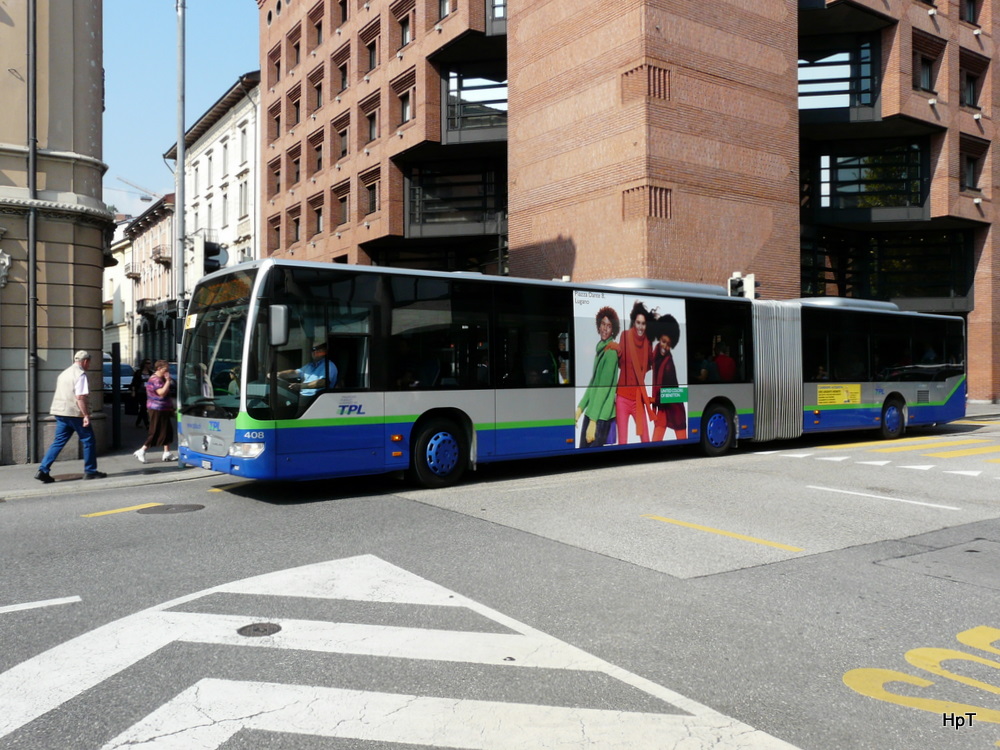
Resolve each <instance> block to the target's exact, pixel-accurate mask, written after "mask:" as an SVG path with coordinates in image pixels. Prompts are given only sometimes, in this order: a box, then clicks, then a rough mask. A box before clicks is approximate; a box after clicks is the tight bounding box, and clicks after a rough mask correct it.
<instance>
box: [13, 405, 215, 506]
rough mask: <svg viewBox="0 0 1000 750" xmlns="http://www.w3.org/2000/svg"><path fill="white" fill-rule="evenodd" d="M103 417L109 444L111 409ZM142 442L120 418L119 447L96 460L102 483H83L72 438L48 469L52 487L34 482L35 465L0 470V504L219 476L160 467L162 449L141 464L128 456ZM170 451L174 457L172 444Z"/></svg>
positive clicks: (140, 431) (141, 433) (142, 434)
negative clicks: (12, 500) (104, 474)
mask: <svg viewBox="0 0 1000 750" xmlns="http://www.w3.org/2000/svg"><path fill="white" fill-rule="evenodd" d="M104 413H105V415H106V417H107V419H108V435H109V438H108V439H109V440H110V435H111V409H110V408H106V409H105V410H104ZM145 440H146V430H145V428H142V427H136V426H135V416H133V415H130V414H123V415H122V417H121V443H122V447H121V448H120V449H118V450H115V449H113V448H111V449H108V451H107V452H106V453H104V454H103V455H101V454H99V455H98V457H97V469H98V471H103V472H105V473H106V474H107V475H108V476H107V478H106V479H93V480H90V481H84V480H83V459H82V458H77V457H76V456H77V455H78V452H79V441H77V439H76V438H75V437H74V438H73V439H72V440H71V441H70V442H69V444H68V445H67V446H66V447H65V448H64V449H63V452H62V454H61V455H60V456H59V460H58V461H56V462H55V463H54V464H53V465H52V471H51V472H50V474H51V475H52V478H53V479H55V480H56V481H55V482H54V483H53V484H42V483H41V482H39V481H38V480H37V479H35V472H37V471H38V464H37V463H35V464H15V465H12V466H0V501H2V500H9V499H13V498H19V497H48V496H51V495H62V494H66V493H70V492H87V491H91V492H92V491H95V490H106V489H117V488H119V487H138V486H140V485H146V484H163V483H165V482H180V481H184V480H187V479H200V478H202V477H211V476H216V477H217V476H222V475H221V474H219V473H217V472H214V471H206V470H205V469H196V468H194V467H190V466H184V467H181V466H179V465H178V463H177V461H176V460H175V461H170V462H168V463H163V462H162V461H161V460H160V457H161V456H162V454H163V447H162V446H160V447H158V448H153V449H151V450H150V451H149V452H148V454H147V460H148V461H149V463H145V464H141V463H139V461H138V460H136V458H135V456H133V455H132V453H133V451H135V449H136V448H138V447H139V446H141V445H142V444H143V442H144V441H145ZM47 447H48V446H47V445H43V446H41V448H40V450H41V451H42V452H44V451H45V450H46V448H47ZM171 449H172V451H173V454H174V455H175V456H176V455H177V442H176V440H175V441H174V444H173V445H172V446H171Z"/></svg>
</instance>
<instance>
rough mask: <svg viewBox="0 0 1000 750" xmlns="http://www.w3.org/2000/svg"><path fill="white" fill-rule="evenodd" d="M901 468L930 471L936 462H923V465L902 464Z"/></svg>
mask: <svg viewBox="0 0 1000 750" xmlns="http://www.w3.org/2000/svg"><path fill="white" fill-rule="evenodd" d="M899 468H900V469H916V470H917V471H930V470H931V469H933V468H934V464H923V465H921V466H900V467H899Z"/></svg>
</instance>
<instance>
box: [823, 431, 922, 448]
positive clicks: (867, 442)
mask: <svg viewBox="0 0 1000 750" xmlns="http://www.w3.org/2000/svg"><path fill="white" fill-rule="evenodd" d="M926 440H938V438H937V437H936V436H934V435H924V436H923V437H909V438H900V439H899V440H893V441H892V442H893V443H894V444H899V443H918V442H923V441H926ZM886 442H888V441H886V440H865V441H862V442H857V443H842V444H841V445H820V446H817V447H819V448H824V449H826V450H831V451H833V450H844V449H845V448H863V447H864V446H866V445H885V444H886Z"/></svg>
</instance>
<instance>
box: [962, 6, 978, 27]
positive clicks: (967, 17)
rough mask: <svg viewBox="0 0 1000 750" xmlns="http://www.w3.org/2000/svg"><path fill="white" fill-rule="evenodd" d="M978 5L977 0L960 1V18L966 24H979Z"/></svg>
mask: <svg viewBox="0 0 1000 750" xmlns="http://www.w3.org/2000/svg"><path fill="white" fill-rule="evenodd" d="M978 6H979V3H978V2H977V0H961V7H960V9H959V14H960V17H961V19H962V20H963V21H967V22H968V23H975V24H978V23H979V7H978Z"/></svg>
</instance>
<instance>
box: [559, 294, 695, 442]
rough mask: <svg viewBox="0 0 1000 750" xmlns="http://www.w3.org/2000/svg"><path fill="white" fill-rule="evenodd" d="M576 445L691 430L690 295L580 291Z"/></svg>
mask: <svg viewBox="0 0 1000 750" xmlns="http://www.w3.org/2000/svg"><path fill="white" fill-rule="evenodd" d="M573 308H574V341H575V348H576V351H575V352H574V359H575V361H576V364H577V370H576V371H577V373H578V374H579V375H578V382H579V385H578V386H577V389H576V391H577V393H576V402H577V408H576V446H577V447H578V448H599V447H604V446H608V445H626V444H633V443H649V442H673V441H677V440H684V439H686V438H687V414H688V389H687V383H686V382H683V381H685V380H686V379H687V378H686V375H687V371H688V370H687V354H686V349H685V347H684V346H683V345H682V342H683V339H684V331H685V328H686V321H685V316H684V301H683V300H678V299H666V298H662V297H649V296H646V295H630V294H616V293H608V292H588V291H577V292H575V293H574V298H573Z"/></svg>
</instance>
